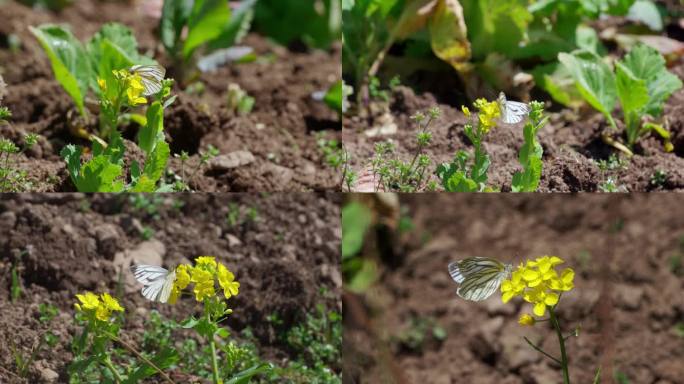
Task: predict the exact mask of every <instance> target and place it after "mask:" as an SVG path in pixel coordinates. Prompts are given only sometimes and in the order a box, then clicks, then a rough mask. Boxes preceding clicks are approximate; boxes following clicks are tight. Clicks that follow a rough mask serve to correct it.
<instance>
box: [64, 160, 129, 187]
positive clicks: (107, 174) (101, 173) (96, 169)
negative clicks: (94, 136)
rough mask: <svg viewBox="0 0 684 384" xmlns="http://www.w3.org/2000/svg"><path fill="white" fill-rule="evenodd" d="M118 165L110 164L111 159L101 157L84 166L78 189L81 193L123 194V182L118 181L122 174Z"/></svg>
mask: <svg viewBox="0 0 684 384" xmlns="http://www.w3.org/2000/svg"><path fill="white" fill-rule="evenodd" d="M122 171H123V170H122V168H121V166H120V165H118V164H112V163H110V162H109V157H107V156H104V155H100V156H96V157H93V158H92V159H91V160H90V161H88V162H86V163H85V164H83V166H82V167H81V171H80V174H79V177H78V178H77V179H76V182H75V184H76V188H77V189H78V191H79V192H121V191H122V190H123V187H124V186H123V182H122V181H121V180H118V179H119V178H120V177H121V174H122Z"/></svg>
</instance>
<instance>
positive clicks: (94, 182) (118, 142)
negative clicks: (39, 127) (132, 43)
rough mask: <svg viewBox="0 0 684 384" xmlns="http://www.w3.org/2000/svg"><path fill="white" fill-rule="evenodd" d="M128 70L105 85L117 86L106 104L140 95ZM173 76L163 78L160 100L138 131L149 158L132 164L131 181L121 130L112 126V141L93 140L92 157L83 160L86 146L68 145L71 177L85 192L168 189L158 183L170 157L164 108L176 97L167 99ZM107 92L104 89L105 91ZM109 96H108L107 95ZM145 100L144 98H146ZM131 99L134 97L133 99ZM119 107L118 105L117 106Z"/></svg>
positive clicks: (66, 156) (65, 155)
mask: <svg viewBox="0 0 684 384" xmlns="http://www.w3.org/2000/svg"><path fill="white" fill-rule="evenodd" d="M135 81H136V80H135V78H132V77H131V75H130V73H128V72H127V71H119V72H118V75H116V76H115V77H114V78H113V79H112V85H110V83H107V82H101V84H105V86H104V87H103V88H104V89H109V88H116V89H117V91H116V92H115V95H116V96H115V97H116V99H115V100H114V101H112V100H109V101H103V104H106V103H108V102H112V104H114V105H117V104H119V103H120V98H123V97H126V98H129V99H131V98H133V99H134V100H135V99H136V98H138V97H140V96H139V93H138V95H137V96H136V95H135V94H133V97H131V94H132V92H131V91H130V90H131V89H133V85H134V84H135V83H134V82H135ZM172 82H173V81H172V80H164V81H163V88H164V89H163V90H162V91H161V92H160V94H159V95H158V100H156V101H154V102H152V104H151V105H150V106H149V107H148V109H147V116H146V123H145V125H144V126H143V127H142V128H141V130H140V131H139V132H138V137H137V144H138V146H139V147H140V149H142V150H143V152H144V153H145V161H144V163H143V165H142V166H141V165H140V164H139V163H138V162H137V161H135V160H134V161H132V162H131V165H130V182H127V181H128V177H127V175H128V172H127V171H125V170H124V164H125V163H124V154H125V150H126V148H125V146H124V142H123V139H122V138H121V134H120V133H119V131H118V130H116V129H112V130H111V131H110V132H108V134H109V143H108V144H106V146H105V144H104V143H100V142H99V141H97V140H96V141H94V142H93V148H92V158H90V159H89V160H87V161H85V162H84V163H82V161H81V157H82V153H83V148H81V147H77V146H75V145H73V144H69V145H67V146H65V147H64V148H63V149H62V151H61V152H60V155H61V156H62V157H63V158H64V160H65V161H66V162H67V169H68V171H69V175H70V176H71V180H72V181H73V183H74V185H76V188H77V189H78V190H79V191H81V192H122V191H130V192H155V191H168V190H170V189H171V188H170V187H168V186H161V187H157V183H158V182H159V180H160V179H161V177H162V176H163V175H164V171H165V169H166V163H167V160H168V158H169V154H170V148H169V145H168V143H166V140H165V137H164V108H165V107H167V106H168V105H169V104H170V101H173V98H169V99H168V100H165V98H166V97H167V96H168V92H169V91H170V88H171V84H172ZM105 94H106V93H103V95H105ZM104 98H107V96H104ZM142 99H143V100H144V98H142ZM129 101H130V100H129ZM115 109H116V107H115Z"/></svg>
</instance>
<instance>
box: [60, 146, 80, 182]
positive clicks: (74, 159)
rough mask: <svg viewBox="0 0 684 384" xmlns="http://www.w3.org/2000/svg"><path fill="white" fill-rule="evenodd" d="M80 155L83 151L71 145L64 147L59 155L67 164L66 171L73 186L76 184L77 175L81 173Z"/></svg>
mask: <svg viewBox="0 0 684 384" xmlns="http://www.w3.org/2000/svg"><path fill="white" fill-rule="evenodd" d="M82 153H83V149H82V148H81V147H77V146H75V145H73V144H69V145H66V146H64V148H62V151H61V152H60V153H59V155H60V156H62V158H63V159H64V160H65V161H66V163H67V170H68V171H69V176H71V181H72V182H73V183H74V184H76V180H77V179H78V175H79V173H80V171H81V155H82Z"/></svg>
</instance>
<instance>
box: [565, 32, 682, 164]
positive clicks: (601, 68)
mask: <svg viewBox="0 0 684 384" xmlns="http://www.w3.org/2000/svg"><path fill="white" fill-rule="evenodd" d="M558 60H559V61H560V62H561V63H562V64H563V65H564V66H565V68H566V69H567V70H568V71H569V72H570V74H571V75H572V78H573V79H574V81H575V85H576V87H577V90H578V91H579V93H580V95H581V96H582V97H583V98H584V100H585V101H586V102H587V103H588V104H589V105H591V106H592V107H593V108H594V109H596V110H597V111H599V112H601V113H602V114H603V115H604V116H605V118H606V120H607V121H608V123H609V124H610V126H611V128H612V129H613V130H614V132H616V131H617V130H618V127H617V124H616V122H615V117H614V116H613V110H614V109H615V107H616V104H617V102H618V101H619V103H620V107H621V110H622V121H623V122H624V125H625V134H624V137H625V144H626V146H625V145H623V144H622V143H620V142H619V141H617V140H615V139H613V138H612V137H611V135H607V134H604V141H605V142H606V143H608V144H610V145H613V146H614V147H615V148H617V149H619V150H621V151H623V152H625V153H626V154H627V155H629V156H631V155H632V150H633V148H634V145H635V144H636V143H637V141H638V140H639V139H640V138H641V137H643V136H645V135H647V134H649V133H651V132H655V133H656V134H658V135H659V136H660V137H661V138H662V139H663V140H664V141H665V150H666V151H667V152H670V151H672V150H673V146H672V144H671V143H670V133H669V132H668V131H667V129H666V128H665V126H666V125H665V124H664V123H662V122H659V121H658V120H657V119H658V118H659V117H660V115H661V114H662V113H663V106H664V105H665V102H666V101H667V99H668V98H669V97H670V95H671V94H672V93H674V92H675V91H677V90H678V89H680V88H681V87H682V81H681V80H680V79H679V78H678V77H677V76H676V75H674V74H672V73H670V72H669V71H668V70H667V68H666V66H665V59H664V58H663V56H662V55H661V54H660V53H658V51H656V50H655V49H654V48H651V47H648V46H646V45H643V44H641V45H637V46H636V47H634V48H633V49H632V50H631V51H629V53H628V54H627V55H625V57H624V58H623V59H622V60H619V61H616V62H615V64H614V66H615V71H613V69H611V67H610V66H609V65H608V64H606V63H605V62H604V61H603V60H602V58H601V57H600V56H598V55H597V54H596V53H593V52H589V51H586V50H580V51H575V52H572V53H560V54H559V55H558Z"/></svg>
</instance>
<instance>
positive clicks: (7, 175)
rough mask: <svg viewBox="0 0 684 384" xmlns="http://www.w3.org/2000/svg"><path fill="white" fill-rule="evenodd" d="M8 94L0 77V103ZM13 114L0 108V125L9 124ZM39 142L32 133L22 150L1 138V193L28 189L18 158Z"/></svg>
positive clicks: (5, 108)
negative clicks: (18, 165) (16, 166)
mask: <svg viewBox="0 0 684 384" xmlns="http://www.w3.org/2000/svg"><path fill="white" fill-rule="evenodd" d="M6 92H7V85H6V84H5V81H4V80H3V78H2V76H0V102H1V101H2V98H3V97H4V96H5V93H6ZM10 117H12V112H10V110H9V109H8V108H7V107H4V106H0V124H9V122H8V121H7V120H8V119H9V118H10ZM37 141H38V135H36V134H33V133H30V134H28V135H26V136H25V137H24V145H23V146H22V148H21V149H20V148H19V147H18V146H17V145H16V144H14V143H13V142H12V141H11V140H8V139H5V138H0V192H20V191H23V190H26V189H28V184H29V182H28V180H27V174H26V171H23V170H19V169H16V168H15V161H16V158H17V157H18V156H19V155H21V154H22V153H24V152H26V151H27V150H29V149H30V148H31V147H33V146H34V145H35V144H36V142H37Z"/></svg>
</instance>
